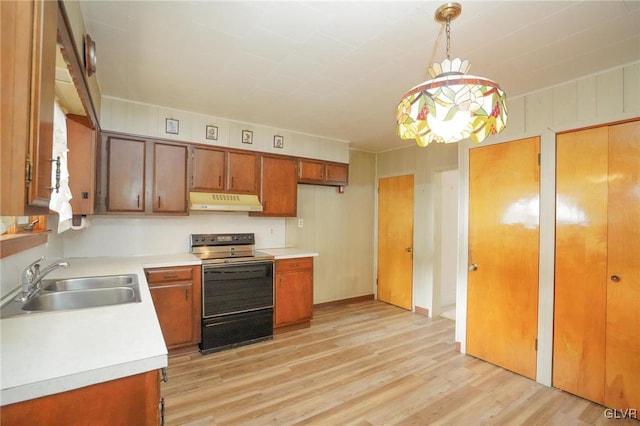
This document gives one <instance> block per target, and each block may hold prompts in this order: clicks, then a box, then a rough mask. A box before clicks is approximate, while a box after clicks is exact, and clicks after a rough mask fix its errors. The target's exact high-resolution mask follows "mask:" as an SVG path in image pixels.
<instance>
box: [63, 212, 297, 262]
mask: <svg viewBox="0 0 640 426" xmlns="http://www.w3.org/2000/svg"><path fill="white" fill-rule="evenodd" d="M89 220H90V221H91V226H90V227H89V228H87V229H83V230H79V231H68V232H66V233H64V235H63V251H64V255H65V257H95V256H138V255H156V254H173V253H188V252H189V235H190V234H206V233H211V234H218V233H226V232H253V233H255V234H256V248H281V247H284V243H285V226H284V219H283V218H262V217H249V216H248V213H242V212H238V213H231V212H229V213H225V212H192V213H191V215H190V216H141V217H122V216H108V215H104V216H92V217H91V218H90V219H89Z"/></svg>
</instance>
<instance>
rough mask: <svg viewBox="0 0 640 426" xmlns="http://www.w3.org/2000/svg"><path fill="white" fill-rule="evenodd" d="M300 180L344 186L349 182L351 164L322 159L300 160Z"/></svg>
mask: <svg viewBox="0 0 640 426" xmlns="http://www.w3.org/2000/svg"><path fill="white" fill-rule="evenodd" d="M298 182H299V183H309V184H315V185H330V186H344V185H347V184H348V183H349V165H348V164H343V163H333V162H328V161H320V160H307V159H300V160H298Z"/></svg>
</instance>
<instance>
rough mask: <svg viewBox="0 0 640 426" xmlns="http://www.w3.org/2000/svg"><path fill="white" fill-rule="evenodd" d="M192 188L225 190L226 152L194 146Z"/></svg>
mask: <svg viewBox="0 0 640 426" xmlns="http://www.w3.org/2000/svg"><path fill="white" fill-rule="evenodd" d="M191 157H192V159H193V163H192V170H191V189H192V190H194V191H224V189H225V185H226V174H225V169H226V167H225V163H226V152H225V151H223V150H220V149H210V148H199V147H194V148H193V149H192V151H191Z"/></svg>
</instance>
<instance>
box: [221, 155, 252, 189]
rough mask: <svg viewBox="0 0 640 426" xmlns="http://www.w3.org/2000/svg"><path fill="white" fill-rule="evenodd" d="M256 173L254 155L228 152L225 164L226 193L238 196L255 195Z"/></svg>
mask: <svg viewBox="0 0 640 426" xmlns="http://www.w3.org/2000/svg"><path fill="white" fill-rule="evenodd" d="M258 171H259V166H258V156H257V155H256V154H251V153H246V154H245V153H240V152H230V153H229V156H228V163H227V174H228V180H227V189H228V191H229V192H233V193H238V194H239V193H242V194H257V193H258Z"/></svg>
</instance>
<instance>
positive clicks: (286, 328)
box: [273, 321, 311, 336]
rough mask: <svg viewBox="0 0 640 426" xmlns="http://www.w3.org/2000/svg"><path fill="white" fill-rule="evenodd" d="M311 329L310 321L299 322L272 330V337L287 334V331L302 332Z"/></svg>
mask: <svg viewBox="0 0 640 426" xmlns="http://www.w3.org/2000/svg"><path fill="white" fill-rule="evenodd" d="M309 327H311V321H304V322H299V323H297V324H290V325H284V326H280V327H277V328H274V329H273V335H274V336H275V335H278V334H282V333H287V332H289V331H295V330H302V329H304V328H309Z"/></svg>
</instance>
